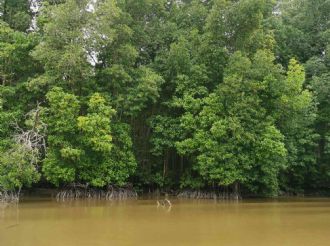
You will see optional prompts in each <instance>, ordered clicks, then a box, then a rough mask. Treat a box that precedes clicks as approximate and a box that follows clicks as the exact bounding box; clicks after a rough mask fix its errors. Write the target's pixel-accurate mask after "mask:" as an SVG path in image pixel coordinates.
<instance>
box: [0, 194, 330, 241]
mask: <svg viewBox="0 0 330 246" xmlns="http://www.w3.org/2000/svg"><path fill="white" fill-rule="evenodd" d="M172 203H173V206H172V208H171V210H169V209H167V208H163V207H158V208H157V205H156V200H143V199H142V200H135V201H126V202H106V201H74V202H62V203H58V202H56V201H50V200H40V199H39V200H38V199H34V200H27V201H24V202H22V203H21V204H19V205H18V206H9V207H5V208H4V207H0V245H1V246H13V245H15V246H16V245H17V246H85V245H86V246H103V245H104V246H105V245H106V246H109V245H111V246H112V245H114V246H115V245H153V246H155V245H171V246H173V245H180V246H181V245H217V246H222V245H225V246H231V245H242V246H245V245H246V246H250V245H251V246H252V245H253V246H257V245H262V246H265V245H266V246H272V245H281V246H284V245H290V246H295V245H297V246H298V245H299V246H301V245H308V246H314V245H320V246H321V245H322V246H323V245H325V246H326V245H330V199H293V200H285V199H281V200H277V201H276V200H268V201H265V200H245V201H241V202H215V201H187V200H175V199H173V200H172Z"/></svg>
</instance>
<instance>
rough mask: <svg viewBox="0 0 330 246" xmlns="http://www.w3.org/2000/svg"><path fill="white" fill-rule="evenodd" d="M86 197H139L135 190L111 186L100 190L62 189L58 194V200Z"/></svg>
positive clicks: (114, 198)
mask: <svg viewBox="0 0 330 246" xmlns="http://www.w3.org/2000/svg"><path fill="white" fill-rule="evenodd" d="M84 198H89V199H100V200H101V199H103V200H126V199H134V198H137V193H136V192H135V191H134V190H131V189H125V188H110V189H108V190H100V189H93V188H82V187H78V188H77V187H74V188H69V189H64V190H61V191H60V192H58V193H57V195H56V200H57V201H65V200H75V199H84Z"/></svg>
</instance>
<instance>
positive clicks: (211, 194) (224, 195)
mask: <svg viewBox="0 0 330 246" xmlns="http://www.w3.org/2000/svg"><path fill="white" fill-rule="evenodd" d="M177 197H178V198H186V199H219V200H240V199H241V196H240V195H239V194H238V193H235V192H228V191H222V192H221V191H218V192H217V191H200V190H197V191H196V190H195V191H194V190H185V191H182V192H180V193H179V194H178V195H177Z"/></svg>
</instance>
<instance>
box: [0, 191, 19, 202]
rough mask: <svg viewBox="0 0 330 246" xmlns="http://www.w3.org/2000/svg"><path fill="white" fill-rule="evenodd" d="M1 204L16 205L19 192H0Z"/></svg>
mask: <svg viewBox="0 0 330 246" xmlns="http://www.w3.org/2000/svg"><path fill="white" fill-rule="evenodd" d="M0 202H1V203H17V202H19V192H14V191H3V190H0Z"/></svg>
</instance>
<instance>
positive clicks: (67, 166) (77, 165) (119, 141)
mask: <svg viewBox="0 0 330 246" xmlns="http://www.w3.org/2000/svg"><path fill="white" fill-rule="evenodd" d="M47 100H48V102H49V107H48V108H45V112H44V115H45V116H44V117H45V121H46V123H47V125H48V127H49V128H48V146H49V151H48V152H47V155H46V158H45V160H44V162H43V172H44V175H45V176H46V178H47V179H48V180H49V181H50V182H52V183H53V184H55V185H57V186H58V185H60V184H62V183H70V182H84V183H90V184H91V185H93V186H98V187H103V186H105V185H107V184H119V185H123V184H125V182H126V181H127V178H128V177H129V176H130V175H131V174H132V172H133V171H134V170H135V166H136V163H135V158H134V156H133V154H132V152H131V147H132V142H131V139H130V137H129V135H128V132H129V130H128V129H127V128H125V127H124V126H121V125H120V124H118V123H114V122H112V117H113V116H114V114H115V111H114V110H113V109H112V108H111V107H110V106H109V105H108V104H107V101H106V100H105V98H104V97H103V96H101V94H99V93H95V94H93V95H92V96H91V97H90V98H89V101H88V105H87V106H88V108H87V114H86V115H83V116H79V115H80V112H81V110H82V107H81V103H80V101H79V100H78V99H77V97H76V96H74V95H72V94H70V93H66V92H64V91H63V89H61V88H58V87H55V88H53V89H52V90H51V91H50V92H48V93H47ZM112 128H114V129H115V133H114V134H115V135H113V133H112V130H113V129H112Z"/></svg>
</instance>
